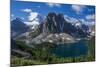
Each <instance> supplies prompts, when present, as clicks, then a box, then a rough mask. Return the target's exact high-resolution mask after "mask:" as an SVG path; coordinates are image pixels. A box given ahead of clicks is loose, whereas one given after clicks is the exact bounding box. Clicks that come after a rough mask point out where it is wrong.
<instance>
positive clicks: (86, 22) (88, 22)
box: [80, 19, 95, 25]
mask: <svg viewBox="0 0 100 67" xmlns="http://www.w3.org/2000/svg"><path fill="white" fill-rule="evenodd" d="M80 21H81V22H82V23H83V24H86V25H94V24H95V21H88V20H85V19H80Z"/></svg>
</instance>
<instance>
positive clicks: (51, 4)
mask: <svg viewBox="0 0 100 67" xmlns="http://www.w3.org/2000/svg"><path fill="white" fill-rule="evenodd" d="M46 4H47V5H48V6H49V7H54V6H56V7H61V4H58V3H46Z"/></svg>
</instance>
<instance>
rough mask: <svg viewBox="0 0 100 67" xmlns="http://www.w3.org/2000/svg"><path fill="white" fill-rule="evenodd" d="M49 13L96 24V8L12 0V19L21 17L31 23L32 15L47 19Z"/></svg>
mask: <svg viewBox="0 0 100 67" xmlns="http://www.w3.org/2000/svg"><path fill="white" fill-rule="evenodd" d="M49 12H56V13H62V14H64V16H66V15H67V16H68V17H71V18H75V19H81V20H82V21H85V22H90V23H91V22H95V6H88V5H75V4H74V5H73V4H57V3H42V2H41V3H40V2H25V1H15V0H11V19H12V18H16V17H19V18H22V19H23V21H29V18H30V15H31V14H32V13H33V15H34V13H35V14H37V13H38V14H40V15H41V16H43V17H45V16H47V14H48V13H49ZM32 17H34V16H32Z"/></svg>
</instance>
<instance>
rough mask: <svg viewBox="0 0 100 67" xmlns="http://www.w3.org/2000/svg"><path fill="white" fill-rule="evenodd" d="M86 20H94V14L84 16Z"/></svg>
mask: <svg viewBox="0 0 100 67" xmlns="http://www.w3.org/2000/svg"><path fill="white" fill-rule="evenodd" d="M86 19H87V20H95V14H92V15H87V16H86Z"/></svg>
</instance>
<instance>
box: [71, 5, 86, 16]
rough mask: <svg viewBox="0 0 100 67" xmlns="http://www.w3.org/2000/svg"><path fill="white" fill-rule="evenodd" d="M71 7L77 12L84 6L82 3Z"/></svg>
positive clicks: (80, 11) (81, 10)
mask: <svg viewBox="0 0 100 67" xmlns="http://www.w3.org/2000/svg"><path fill="white" fill-rule="evenodd" d="M71 7H72V9H73V10H74V11H75V12H76V13H77V14H80V13H82V12H83V10H84V8H86V6H84V5H72V6H71Z"/></svg>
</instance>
